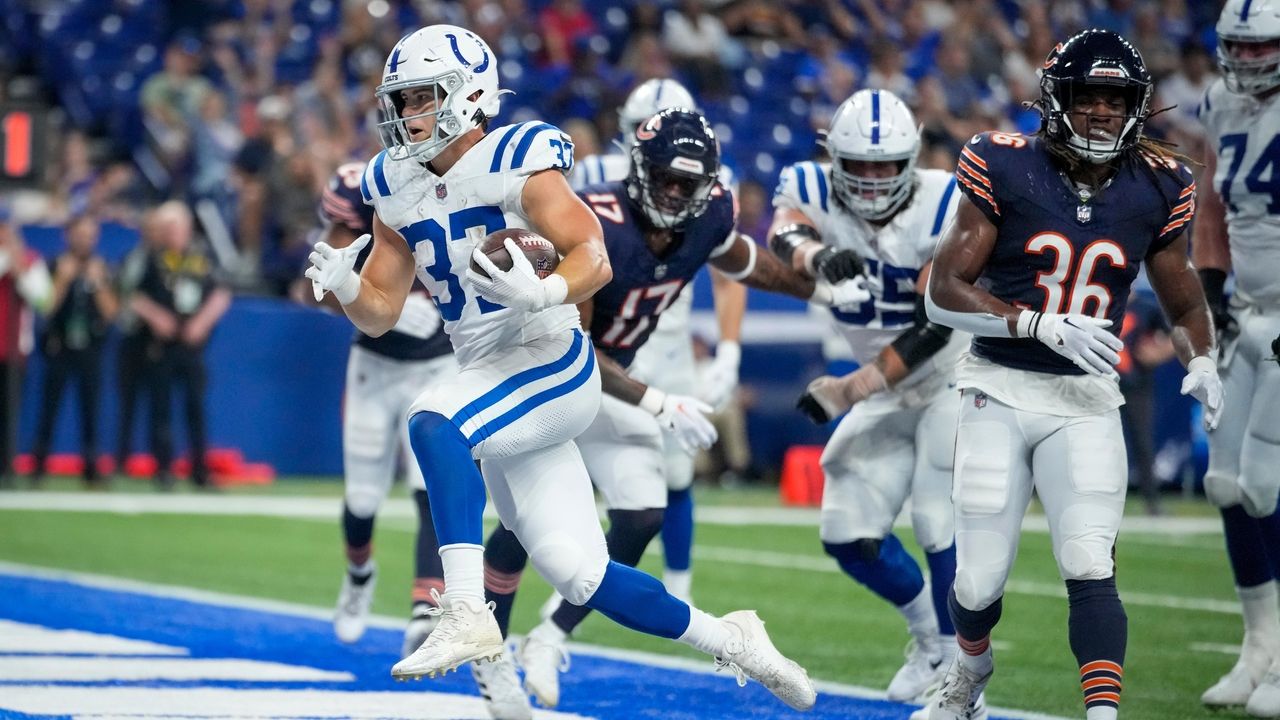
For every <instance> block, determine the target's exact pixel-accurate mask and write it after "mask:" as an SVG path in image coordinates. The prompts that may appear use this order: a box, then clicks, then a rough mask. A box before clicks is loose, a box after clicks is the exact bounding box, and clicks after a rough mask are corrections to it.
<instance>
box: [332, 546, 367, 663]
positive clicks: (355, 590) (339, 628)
mask: <svg viewBox="0 0 1280 720" xmlns="http://www.w3.org/2000/svg"><path fill="white" fill-rule="evenodd" d="M370 565H371V566H372V568H373V569H372V570H371V571H370V573H369V579H368V580H365V581H364V584H363V585H357V584H355V582H353V581H352V580H351V573H349V572H343V573H342V589H341V590H339V591H338V607H337V609H336V610H334V612H333V634H334V635H337V636H338V639H339V640H341V641H342V642H344V643H353V642H356V641H357V640H359V639H360V638H361V637H363V636H364V630H365V627H366V626H367V625H368V622H369V608H371V607H372V606H373V589H374V587H376V586H377V584H378V568H377V566H376V565H372V563H370Z"/></svg>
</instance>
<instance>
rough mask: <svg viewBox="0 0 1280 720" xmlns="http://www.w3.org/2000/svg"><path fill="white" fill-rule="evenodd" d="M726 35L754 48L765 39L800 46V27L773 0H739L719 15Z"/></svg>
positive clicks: (801, 30)
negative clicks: (726, 31) (726, 32)
mask: <svg viewBox="0 0 1280 720" xmlns="http://www.w3.org/2000/svg"><path fill="white" fill-rule="evenodd" d="M720 18H721V20H723V21H724V27H725V29H726V30H728V31H729V34H730V35H731V36H733V37H735V38H739V39H741V40H743V41H745V42H747V43H748V44H750V45H752V46H755V45H758V44H760V43H761V42H763V41H765V40H774V41H777V42H782V43H785V44H787V45H788V46H790V47H792V48H795V47H802V46H803V45H804V43H805V34H804V27H803V26H802V25H800V21H799V20H797V19H796V16H795V15H792V14H791V13H790V12H789V11H788V10H787V8H786V6H785V5H783V4H781V3H779V2H776V1H774V0H740V2H736V3H734V4H733V5H731V6H730V7H728V8H726V9H725V10H724V12H723V13H722V14H721V16H720Z"/></svg>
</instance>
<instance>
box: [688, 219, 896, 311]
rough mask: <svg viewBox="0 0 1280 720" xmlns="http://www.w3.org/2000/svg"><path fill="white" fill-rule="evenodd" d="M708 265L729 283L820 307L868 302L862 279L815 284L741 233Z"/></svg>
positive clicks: (811, 279) (868, 293)
mask: <svg viewBox="0 0 1280 720" xmlns="http://www.w3.org/2000/svg"><path fill="white" fill-rule="evenodd" d="M710 263H711V266H712V267H714V268H716V269H717V270H719V271H720V272H722V273H724V275H725V277H727V278H729V279H730V280H736V281H738V282H740V283H742V284H744V285H747V286H749V287H753V288H759V289H760V290H768V291H770V292H776V293H782V294H784V295H791V296H792V297H797V298H800V299H801V300H808V301H810V302H815V303H818V304H819V305H833V306H842V305H854V304H857V303H861V302H865V301H867V300H869V299H870V298H871V293H870V292H868V291H867V288H866V283H865V282H863V280H862V279H861V278H859V279H857V280H845V281H842V282H839V283H836V284H834V285H833V284H832V283H830V282H827V281H826V280H816V281H815V280H814V279H813V278H810V277H808V276H806V275H804V274H803V273H800V272H798V271H796V270H793V269H792V268H790V267H787V266H786V265H785V264H783V262H782V261H781V260H779V259H778V258H776V257H774V256H773V255H771V254H769V253H767V252H760V251H758V250H757V249H756V243H755V241H754V240H752V239H751V238H750V237H748V236H746V235H743V234H741V233H738V234H736V235H735V236H734V238H733V241H732V244H731V245H730V246H729V248H728V249H727V250H725V251H724V252H722V253H720V254H719V255H715V256H713V257H712V258H711V260H710Z"/></svg>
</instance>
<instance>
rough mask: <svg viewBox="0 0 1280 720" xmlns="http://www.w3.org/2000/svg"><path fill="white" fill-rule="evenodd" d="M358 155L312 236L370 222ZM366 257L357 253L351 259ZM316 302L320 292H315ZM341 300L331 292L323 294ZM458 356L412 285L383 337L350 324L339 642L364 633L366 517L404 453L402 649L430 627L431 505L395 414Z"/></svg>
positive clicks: (437, 572) (336, 240)
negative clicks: (413, 537) (405, 608)
mask: <svg viewBox="0 0 1280 720" xmlns="http://www.w3.org/2000/svg"><path fill="white" fill-rule="evenodd" d="M363 174H364V163H347V164H345V165H343V166H341V167H339V168H338V170H337V172H336V173H335V174H334V176H333V178H331V179H330V180H329V185H328V187H326V188H325V190H324V194H323V195H322V196H321V199H320V208H319V213H320V219H321V220H322V222H323V223H324V225H323V228H322V230H321V237H320V240H322V241H323V242H325V243H326V244H328V245H329V246H330V247H332V248H345V247H348V246H350V245H351V243H352V242H354V241H355V240H356V238H358V237H360V236H361V235H365V234H368V233H370V232H371V231H372V228H373V208H372V207H370V206H368V205H365V204H364V202H363V199H362V198H361V196H360V178H361V177H362V176H363ZM368 255H369V253H368V250H367V249H366V250H365V251H362V252H361V253H360V255H359V256H358V257H357V258H356V267H360V265H361V264H362V263H363V262H364V260H365V258H367V257H368ZM317 300H319V298H317ZM324 302H325V303H326V304H332V307H333V309H335V310H338V309H339V308H340V306H339V305H338V303H337V301H336V300H334V299H332V297H331V296H326V297H325V299H324ZM457 372H458V363H457V361H455V360H454V359H453V348H452V346H451V345H450V344H449V338H448V337H447V336H446V335H445V334H444V330H443V328H442V327H441V322H440V313H439V311H437V310H436V308H435V305H433V304H432V303H431V298H430V297H429V296H428V295H427V293H426V290H425V289H424V288H422V287H421V286H418V285H415V287H414V290H413V291H412V292H410V293H409V295H408V297H406V298H405V305H404V310H403V311H402V312H401V313H400V318H399V319H398V320H397V321H396V324H395V326H394V327H392V328H391V330H390V331H388V332H387V333H386V334H385V335H382V336H381V337H371V336H369V335H366V334H364V333H362V332H356V334H355V337H354V338H353V340H352V343H351V353H350V355H349V357H348V359H347V384H346V387H345V389H344V390H343V396H342V407H343V415H342V465H343V472H344V484H345V493H344V498H343V503H342V536H343V540H344V541H345V542H346V556H347V572H346V573H345V574H344V575H343V578H342V589H341V591H340V592H339V594H338V607H337V610H336V611H335V613H334V620H333V630H334V633H335V634H336V635H337V636H338V639H339V640H341V641H342V642H346V643H353V642H355V641H357V640H359V639H360V638H361V636H363V635H364V631H365V626H366V623H367V621H368V617H369V608H370V606H371V605H372V604H373V591H374V587H375V585H376V583H377V564H376V563H375V562H374V560H373V525H374V518H375V516H376V515H377V512H378V508H379V507H380V506H381V505H382V501H383V500H385V499H386V497H387V492H388V491H389V490H390V489H391V484H392V482H394V480H395V472H396V461H397V459H399V458H400V457H401V456H402V455H403V458H404V467H405V473H406V475H407V478H406V481H407V482H408V483H409V487H410V488H413V500H414V505H415V506H416V508H417V511H418V540H417V543H416V545H415V548H414V549H415V552H414V581H413V593H412V600H413V608H412V611H411V614H410V619H409V625H408V626H407V627H406V628H405V634H404V644H403V646H402V648H401V651H400V656H401V657H405V656H407V655H409V653H412V652H413V651H414V650H417V649H418V646H419V645H421V644H422V641H423V640H425V639H426V638H427V635H428V634H429V633H430V632H431V629H432V628H433V627H434V626H435V617H434V616H433V615H432V614H431V613H429V612H428V610H429V609H430V608H433V607H434V606H435V604H434V601H433V600H432V597H431V590H432V589H435V590H437V591H443V590H444V580H443V577H442V571H441V568H440V555H439V552H438V550H439V548H438V547H437V545H436V532H435V527H434V526H433V525H432V523H431V505H430V502H429V500H428V499H427V491H426V490H425V489H424V486H423V481H422V471H421V470H420V469H419V468H418V463H417V462H415V461H414V459H413V455H412V453H411V452H410V449H409V436H408V429H407V428H406V427H405V425H404V423H403V422H402V420H403V419H404V416H405V413H406V412H407V411H408V410H409V404H410V403H411V402H413V399H414V398H416V397H417V396H418V394H419V393H421V392H422V391H423V390H424V389H425V388H429V387H432V386H433V385H435V384H437V383H441V382H444V381H447V380H449V379H451V378H453V376H454V375H456V374H457Z"/></svg>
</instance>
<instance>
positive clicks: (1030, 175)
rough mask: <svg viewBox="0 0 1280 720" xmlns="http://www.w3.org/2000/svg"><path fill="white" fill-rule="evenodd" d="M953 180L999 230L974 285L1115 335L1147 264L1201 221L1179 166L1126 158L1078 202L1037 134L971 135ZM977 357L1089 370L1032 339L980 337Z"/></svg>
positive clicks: (1051, 369)
mask: <svg viewBox="0 0 1280 720" xmlns="http://www.w3.org/2000/svg"><path fill="white" fill-rule="evenodd" d="M956 179H957V180H958V181H959V187H960V189H961V190H962V191H963V192H964V194H965V195H967V196H968V197H969V199H970V200H971V201H972V202H973V203H974V205H976V206H978V208H979V209H981V210H982V212H983V214H985V215H986V216H987V219H989V220H990V221H991V223H992V224H993V225H995V226H996V228H997V229H998V231H997V234H996V243H995V247H994V248H993V249H992V253H991V257H990V259H988V260H987V265H986V267H985V268H984V269H983V271H982V275H981V277H980V278H979V279H978V283H977V284H978V287H981V288H983V289H985V290H987V291H988V292H990V293H991V294H992V295H994V296H996V297H998V298H1000V299H1001V300H1003V301H1005V302H1007V303H1009V304H1011V305H1015V306H1017V307H1021V308H1026V309H1029V310H1037V311H1040V312H1048V313H1082V314H1085V315H1090V316H1093V317H1100V318H1103V317H1104V318H1107V319H1109V320H1111V322H1112V325H1111V328H1110V330H1111V332H1113V333H1119V332H1120V328H1121V327H1122V326H1123V324H1124V312H1125V303H1126V302H1127V301H1128V298H1129V288H1130V285H1132V284H1133V280H1134V278H1135V277H1137V275H1138V269H1139V267H1140V266H1141V264H1142V261H1143V260H1144V259H1145V258H1147V257H1149V256H1150V255H1151V254H1152V253H1154V252H1157V251H1159V250H1162V249H1163V248H1165V247H1167V246H1168V245H1169V244H1170V243H1172V242H1173V241H1174V240H1175V239H1177V237H1178V236H1179V235H1181V234H1182V233H1183V232H1184V231H1185V230H1186V229H1187V227H1188V224H1189V223H1190V222H1191V218H1192V216H1193V215H1194V214H1195V181H1194V180H1193V179H1192V176H1191V172H1190V171H1189V170H1187V168H1186V167H1185V166H1184V165H1182V164H1181V163H1178V162H1176V161H1173V160H1166V159H1160V158H1149V159H1148V158H1145V157H1142V156H1139V155H1137V154H1136V153H1132V152H1131V153H1126V154H1125V155H1124V157H1123V159H1122V160H1121V161H1120V165H1119V168H1118V170H1117V171H1116V174H1115V175H1114V176H1112V178H1111V180H1110V181H1108V182H1107V184H1106V185H1104V186H1103V188H1102V189H1101V190H1099V191H1098V192H1097V193H1096V194H1094V195H1093V196H1092V197H1091V198H1089V199H1088V200H1087V201H1082V200H1081V198H1080V196H1079V195H1078V194H1077V191H1076V190H1075V188H1074V187H1073V186H1072V185H1071V184H1070V181H1069V180H1068V179H1067V176H1066V174H1065V173H1064V172H1062V171H1061V170H1060V169H1059V168H1058V165H1057V164H1055V162H1054V161H1053V159H1052V158H1051V156H1050V155H1049V153H1048V151H1047V150H1046V149H1045V147H1044V142H1043V141H1042V140H1041V139H1040V138H1038V137H1031V136H1023V135H1009V134H1005V133H996V132H991V133H983V134H981V135H978V136H976V137H974V138H973V139H972V140H971V141H969V143H968V144H967V145H966V146H965V147H964V149H963V150H962V151H961V154H960V160H959V163H958V166H957V168H956ZM973 353H974V354H975V355H977V356H979V357H983V358H986V359H987V360H990V361H991V362H994V363H997V364H999V365H1004V366H1006V367H1012V368H1017V369H1020V370H1032V371H1036V372H1045V373H1054V374H1058V375H1079V374H1082V373H1083V372H1084V371H1083V370H1081V369H1080V368H1078V367H1076V365H1075V364H1074V363H1072V362H1071V361H1070V360H1068V359H1066V358H1065V357H1063V356H1061V355H1059V354H1058V353H1056V352H1054V351H1053V350H1051V349H1049V348H1048V347H1045V346H1044V345H1043V344H1042V343H1040V342H1039V341H1038V340H1035V339H1033V338H993V337H975V338H974V339H973Z"/></svg>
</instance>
